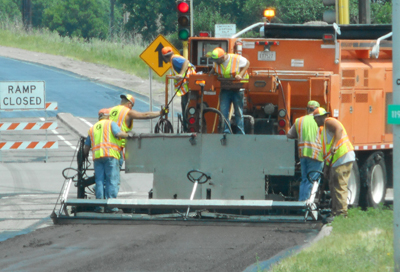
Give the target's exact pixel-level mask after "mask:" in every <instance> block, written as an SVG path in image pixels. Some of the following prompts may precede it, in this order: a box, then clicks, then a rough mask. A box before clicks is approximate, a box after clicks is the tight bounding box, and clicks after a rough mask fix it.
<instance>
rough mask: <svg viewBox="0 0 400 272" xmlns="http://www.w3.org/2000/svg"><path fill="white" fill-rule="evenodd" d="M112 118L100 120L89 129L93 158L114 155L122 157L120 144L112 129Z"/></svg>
mask: <svg viewBox="0 0 400 272" xmlns="http://www.w3.org/2000/svg"><path fill="white" fill-rule="evenodd" d="M111 123H112V121H110V120H106V119H103V120H100V121H98V122H97V123H96V124H94V126H93V127H91V128H90V129H89V135H90V141H91V144H92V152H93V159H100V158H103V157H113V158H116V159H118V160H119V159H120V146H119V145H118V140H117V139H116V138H115V137H114V134H113V133H112V130H111Z"/></svg>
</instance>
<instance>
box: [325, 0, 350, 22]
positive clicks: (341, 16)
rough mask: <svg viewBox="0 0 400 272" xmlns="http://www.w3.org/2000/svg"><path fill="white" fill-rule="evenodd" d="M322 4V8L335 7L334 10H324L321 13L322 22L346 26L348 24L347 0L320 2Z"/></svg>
mask: <svg viewBox="0 0 400 272" xmlns="http://www.w3.org/2000/svg"><path fill="white" fill-rule="evenodd" d="M322 3H323V4H324V6H335V9H334V10H326V11H325V12H324V13H323V15H322V20H323V21H325V22H327V23H330V24H332V23H337V24H341V25H348V24H349V23H350V16H349V0H322Z"/></svg>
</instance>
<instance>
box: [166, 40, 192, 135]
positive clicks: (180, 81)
mask: <svg viewBox="0 0 400 272" xmlns="http://www.w3.org/2000/svg"><path fill="white" fill-rule="evenodd" d="M161 54H162V56H163V59H164V62H166V63H169V62H171V71H172V75H173V78H174V81H175V84H174V86H175V90H176V92H177V95H178V96H180V97H181V108H182V116H183V128H184V131H186V130H187V121H186V116H185V112H186V107H187V103H188V101H189V96H188V94H187V93H188V92H189V87H188V78H189V76H190V75H194V74H196V67H195V66H194V65H193V64H191V63H190V62H189V60H187V59H185V58H184V57H182V56H180V55H177V54H174V52H173V50H172V48H171V47H170V46H165V47H163V49H161Z"/></svg>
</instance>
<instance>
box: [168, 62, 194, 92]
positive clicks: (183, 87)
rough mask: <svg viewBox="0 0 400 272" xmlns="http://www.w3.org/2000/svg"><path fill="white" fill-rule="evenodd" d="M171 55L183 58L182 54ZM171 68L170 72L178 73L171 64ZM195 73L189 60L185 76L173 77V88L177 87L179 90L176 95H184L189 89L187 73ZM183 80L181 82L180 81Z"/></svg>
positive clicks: (175, 74)
mask: <svg viewBox="0 0 400 272" xmlns="http://www.w3.org/2000/svg"><path fill="white" fill-rule="evenodd" d="M173 57H175V58H177V57H178V58H183V57H182V56H179V55H174V56H173ZM171 70H172V74H173V75H174V76H177V75H179V72H180V71H179V72H178V71H175V69H174V65H171ZM194 74H196V71H195V70H194V66H193V65H192V64H191V63H190V62H189V65H188V70H187V72H186V76H185V77H184V78H181V79H175V84H174V85H175V90H176V89H178V88H179V91H178V93H177V95H178V96H182V95H185V94H186V93H187V92H188V91H189V87H188V82H187V78H188V77H189V75H194ZM182 81H183V83H182Z"/></svg>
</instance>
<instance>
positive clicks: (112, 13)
mask: <svg viewBox="0 0 400 272" xmlns="http://www.w3.org/2000/svg"><path fill="white" fill-rule="evenodd" d="M114 6H115V0H110V37H111V38H113V37H114Z"/></svg>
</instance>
